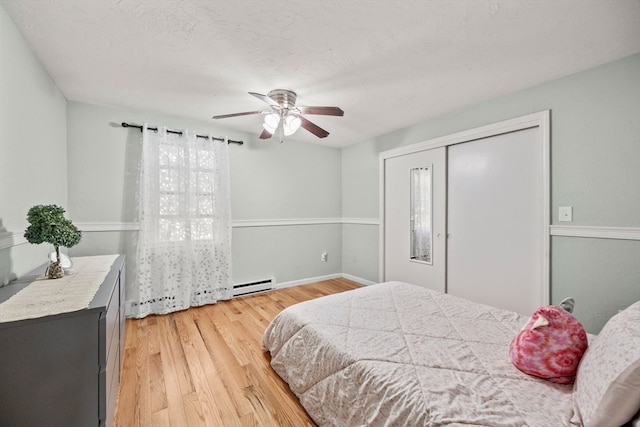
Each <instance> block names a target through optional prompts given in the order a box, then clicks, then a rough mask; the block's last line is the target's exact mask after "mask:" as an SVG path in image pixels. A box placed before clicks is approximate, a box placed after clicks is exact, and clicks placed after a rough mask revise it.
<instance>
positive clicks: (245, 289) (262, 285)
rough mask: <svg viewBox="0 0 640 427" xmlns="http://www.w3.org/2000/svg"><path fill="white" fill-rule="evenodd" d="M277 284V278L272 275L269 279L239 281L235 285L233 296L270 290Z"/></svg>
mask: <svg viewBox="0 0 640 427" xmlns="http://www.w3.org/2000/svg"><path fill="white" fill-rule="evenodd" d="M275 285H276V279H275V278H273V277H270V278H268V279H262V280H255V281H253V282H246V283H238V284H236V285H233V297H234V298H235V297H239V296H243V295H249V294H255V293H258V292H264V291H269V290H271V289H274V288H275Z"/></svg>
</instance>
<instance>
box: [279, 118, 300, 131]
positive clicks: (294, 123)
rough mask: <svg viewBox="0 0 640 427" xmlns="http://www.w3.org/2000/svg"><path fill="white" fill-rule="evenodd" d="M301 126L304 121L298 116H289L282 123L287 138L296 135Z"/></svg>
mask: <svg viewBox="0 0 640 427" xmlns="http://www.w3.org/2000/svg"><path fill="white" fill-rule="evenodd" d="M301 124H302V120H300V117H298V116H294V115H288V116H287V117H285V119H284V122H283V123H282V127H283V128H284V134H285V136H289V135H293V134H294V133H296V131H297V130H298V129H300V125H301Z"/></svg>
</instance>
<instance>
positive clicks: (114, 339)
mask: <svg viewBox="0 0 640 427" xmlns="http://www.w3.org/2000/svg"><path fill="white" fill-rule="evenodd" d="M105 340H106V344H107V345H106V347H105V350H106V351H105V357H107V356H108V355H109V353H110V352H111V350H112V349H111V345H112V344H113V343H115V345H116V346H118V345H119V341H120V289H119V286H115V287H114V289H113V293H112V294H111V298H110V300H109V305H108V306H107V314H106V333H105Z"/></svg>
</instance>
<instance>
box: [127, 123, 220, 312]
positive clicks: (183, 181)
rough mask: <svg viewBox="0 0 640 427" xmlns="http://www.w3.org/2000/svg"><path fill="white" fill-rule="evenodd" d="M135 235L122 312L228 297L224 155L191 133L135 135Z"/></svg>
mask: <svg viewBox="0 0 640 427" xmlns="http://www.w3.org/2000/svg"><path fill="white" fill-rule="evenodd" d="M139 215H140V219H139V221H140V232H139V237H138V256H137V262H138V265H137V268H138V272H137V280H136V285H137V286H136V288H137V289H135V291H134V301H133V304H131V306H130V309H129V312H128V315H130V316H134V317H144V316H147V315H149V314H165V313H170V312H173V311H177V310H183V309H186V308H188V307H191V306H199V305H204V304H210V303H214V302H216V301H217V300H219V299H228V298H230V297H231V208H230V198H229V151H228V145H227V143H226V141H225V142H220V141H215V140H213V139H212V138H211V137H209V138H206V139H205V138H198V137H196V134H195V133H194V132H191V131H184V132H183V133H182V134H181V135H180V134H172V133H168V132H167V129H166V128H164V127H160V126H159V127H158V131H157V132H155V131H153V130H149V129H148V128H147V125H146V124H145V125H144V127H143V130H142V164H141V168H140V214H139Z"/></svg>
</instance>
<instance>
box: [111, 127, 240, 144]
mask: <svg viewBox="0 0 640 427" xmlns="http://www.w3.org/2000/svg"><path fill="white" fill-rule="evenodd" d="M120 125H121V126H122V127H123V128H137V129H140V132H142V125H137V124H135V123H126V122H122V123H121V124H120ZM147 129H149V130H153V131H156V132H157V131H158V128H157V127H151V126H147ZM167 133H175V134H177V135H182V131H179V130H171V129H167ZM196 137H198V138H204V139H209V136H208V135H196ZM212 139H214V140H216V141H224V138H219V137H217V136H213V137H212ZM227 142H228V143H229V144H238V145H242V144H244V142H243V141H236V140H233V139H228V140H227Z"/></svg>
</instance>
